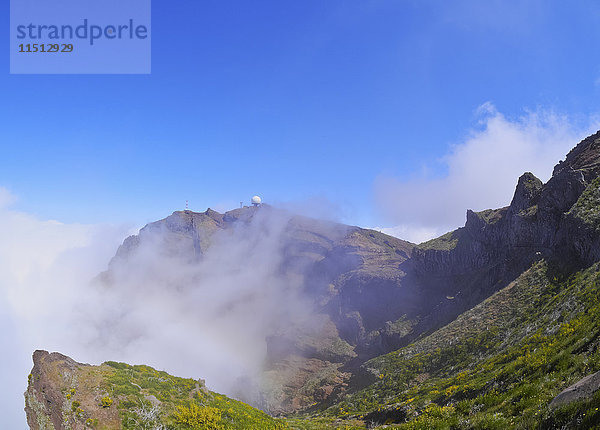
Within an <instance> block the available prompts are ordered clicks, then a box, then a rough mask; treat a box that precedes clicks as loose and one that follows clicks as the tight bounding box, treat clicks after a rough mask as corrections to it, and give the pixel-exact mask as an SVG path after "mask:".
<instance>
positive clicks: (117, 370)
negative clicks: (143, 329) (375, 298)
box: [25, 351, 284, 430]
mask: <svg viewBox="0 0 600 430" xmlns="http://www.w3.org/2000/svg"><path fill="white" fill-rule="evenodd" d="M33 361H34V366H33V370H32V371H31V374H30V375H29V384H28V387H27V391H26V392H25V412H26V414H27V423H28V424H29V428H30V429H32V430H84V429H87V430H89V429H96V430H119V429H121V428H126V429H166V428H169V429H171V428H173V429H174V428H192V427H193V428H215V429H216V428H219V429H225V428H236V429H240V428H248V429H259V428H260V429H265V430H283V428H284V426H283V425H282V424H281V423H280V422H278V421H277V420H275V419H273V418H272V417H270V416H268V415H267V414H265V413H264V412H262V411H259V410H257V409H254V408H252V407H250V406H248V405H246V404H244V403H241V402H238V401H236V400H233V399H230V398H228V397H225V396H223V395H221V394H217V393H214V392H212V391H210V390H208V389H207V388H206V387H205V385H204V381H203V380H202V379H197V380H196V379H191V378H179V377H176V376H172V375H169V374H168V373H166V372H164V371H158V370H156V369H153V368H152V367H150V366H145V365H135V366H131V365H128V364H126V363H117V362H114V361H109V362H105V363H102V364H100V365H97V366H92V365H89V364H82V363H77V362H76V361H74V360H72V359H71V358H69V357H67V356H65V355H62V354H59V353H57V352H53V353H48V352H46V351H35V352H34V354H33Z"/></svg>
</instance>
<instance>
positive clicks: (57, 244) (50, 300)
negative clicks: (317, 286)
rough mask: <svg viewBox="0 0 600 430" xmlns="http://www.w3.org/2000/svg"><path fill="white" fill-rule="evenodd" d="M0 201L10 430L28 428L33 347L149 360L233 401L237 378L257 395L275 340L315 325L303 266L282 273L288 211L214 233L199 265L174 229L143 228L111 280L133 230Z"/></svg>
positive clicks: (8, 198) (1, 397)
mask: <svg viewBox="0 0 600 430" xmlns="http://www.w3.org/2000/svg"><path fill="white" fill-rule="evenodd" d="M0 199H2V202H3V206H1V207H0V237H2V239H3V240H2V242H0V323H2V327H3V328H4V330H3V331H2V333H1V334H0V347H1V348H2V351H4V353H5V359H3V366H2V368H1V370H0V373H1V374H2V375H1V377H2V381H5V386H4V387H3V390H2V392H1V394H0V411H1V413H2V416H3V421H2V424H3V426H6V427H7V428H11V429H16V430H20V429H26V428H27V426H26V420H25V415H24V412H23V407H24V398H23V392H24V391H25V389H26V383H27V374H28V373H29V371H30V369H31V367H32V362H31V354H32V352H33V351H34V350H35V349H46V350H50V351H59V352H61V353H64V354H67V355H69V356H71V357H73V358H74V359H75V360H78V361H82V362H88V363H100V362H103V361H106V360H115V361H125V362H129V363H144V364H148V365H151V366H154V367H156V368H158V369H161V370H166V371H168V372H170V373H172V374H175V375H178V376H186V377H194V378H204V379H206V382H207V385H208V386H209V387H210V388H211V389H214V390H217V391H220V392H225V393H229V394H232V393H236V390H239V389H242V386H241V385H240V381H242V382H243V384H244V387H245V388H248V387H249V388H250V389H251V390H254V389H255V388H256V384H258V383H259V382H260V381H259V377H258V375H259V373H260V371H261V370H262V369H263V366H264V362H265V357H266V343H265V338H266V336H267V335H268V334H270V333H273V332H274V331H276V330H277V329H279V328H281V327H284V326H286V325H287V324H296V323H297V324H307V319H308V320H310V318H309V317H310V315H311V306H310V303H309V302H308V301H307V300H305V299H304V298H303V297H302V294H301V293H300V291H301V287H302V285H303V278H302V272H303V268H302V267H300V266H295V267H294V268H292V269H291V270H284V271H282V270H281V269H282V267H285V264H284V265H282V259H284V258H286V257H287V254H286V252H285V249H284V247H285V244H286V238H285V231H286V226H287V224H288V222H289V220H290V216H291V215H288V213H287V212H283V211H263V210H261V211H258V214H257V215H256V216H254V217H253V218H252V220H251V221H250V222H243V223H240V225H239V226H238V227H233V228H230V229H227V230H224V231H218V232H216V233H215V235H214V236H213V237H212V238H211V246H210V247H209V248H208V250H207V251H206V252H205V254H204V255H203V256H202V258H201V259H194V258H191V259H190V258H188V257H190V255H193V252H190V248H186V246H187V245H189V243H188V242H186V239H185V237H179V236H178V235H177V233H176V234H175V235H173V230H169V231H167V230H161V229H158V230H156V229H155V230H152V231H151V232H150V233H148V231H146V233H148V234H145V235H144V240H143V241H140V245H139V246H138V247H137V249H136V250H135V252H131V253H129V254H128V258H126V259H121V260H119V259H115V260H114V263H113V264H111V268H110V269H111V270H110V279H111V282H109V283H106V282H100V281H98V277H97V275H98V274H99V273H101V272H103V271H104V270H106V268H107V265H108V262H109V261H110V259H111V257H113V256H114V255H115V251H116V249H117V247H118V246H119V244H120V243H121V242H122V240H123V238H124V237H126V236H127V235H128V233H129V231H128V230H129V229H128V228H127V227H126V226H102V225H80V224H63V223H60V222H57V221H46V220H40V219H38V218H36V217H33V216H31V215H28V214H25V213H21V212H18V211H15V210H12V209H11V208H10V206H9V205H10V202H12V201H14V200H15V198H14V196H12V195H11V194H10V193H9V192H8V191H6V190H5V189H2V188H0ZM176 230H177V229H176ZM241 378H243V380H242V379H241ZM253 378H254V379H253ZM237 393H238V394H250V395H252V394H254V392H251V393H240V392H239V391H237Z"/></svg>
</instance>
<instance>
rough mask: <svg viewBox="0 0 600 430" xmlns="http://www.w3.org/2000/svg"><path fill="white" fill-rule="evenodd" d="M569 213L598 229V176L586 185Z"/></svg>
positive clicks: (599, 194) (599, 181)
mask: <svg viewBox="0 0 600 430" xmlns="http://www.w3.org/2000/svg"><path fill="white" fill-rule="evenodd" d="M569 214H571V215H573V216H575V217H577V218H579V219H580V220H582V221H583V222H584V223H585V224H587V225H589V226H590V227H593V228H594V229H595V230H596V231H600V177H599V178H596V179H595V180H594V181H592V183H591V184H590V185H588V186H587V188H586V189H585V191H584V192H583V193H582V194H581V196H580V197H579V199H578V200H577V203H575V204H574V205H573V207H572V208H571V210H570V211H569Z"/></svg>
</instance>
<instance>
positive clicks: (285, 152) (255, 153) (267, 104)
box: [0, 0, 600, 226]
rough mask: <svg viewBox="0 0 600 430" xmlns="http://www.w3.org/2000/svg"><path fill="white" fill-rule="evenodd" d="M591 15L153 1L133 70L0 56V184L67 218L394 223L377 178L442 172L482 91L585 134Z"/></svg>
mask: <svg viewBox="0 0 600 430" xmlns="http://www.w3.org/2000/svg"><path fill="white" fill-rule="evenodd" d="M599 22H600V7H598V6H597V3H595V2H591V1H577V2H570V3H568V4H567V3H565V2H559V1H554V2H552V1H525V2H519V5H517V4H516V2H502V1H488V2H480V1H456V2H455V1H453V2H441V1H430V2H427V1H347V0H344V1H341V0H339V1H302V2H300V1H297V2H280V1H253V2H247V1H225V2H223V1H204V0H203V1H194V2H184V1H176V2H163V1H157V0H154V2H153V5H152V44H153V45H152V74H151V75H147V76H145V75H137V76H136V75H134V76H125V75H91V76H83V75H9V74H8V68H9V65H8V53H6V55H4V56H3V57H2V61H3V62H4V64H2V65H1V66H2V68H3V70H5V71H6V72H5V73H4V74H2V75H0V94H2V95H1V99H0V100H1V101H2V102H1V103H0V118H2V127H0V142H2V143H1V145H2V157H1V158H0V186H1V187H5V188H7V189H8V190H9V191H10V192H11V193H12V194H14V195H16V196H17V197H18V199H17V201H16V202H15V203H14V205H13V208H14V209H15V210H19V211H23V212H27V213H29V214H33V215H35V216H38V217H39V218H41V219H58V220H60V221H63V222H67V223H73V222H77V223H99V222H124V221H125V222H132V223H134V224H136V225H138V224H139V225H142V224H144V223H145V222H148V221H151V220H155V219H158V218H162V217H163V216H166V215H168V214H169V213H170V212H172V211H173V210H176V209H181V208H183V207H184V205H185V200H186V199H187V200H189V201H190V206H191V208H192V209H195V210H204V209H205V208H206V207H209V206H210V207H217V208H219V209H224V208H228V207H235V206H236V205H238V204H239V201H241V200H244V201H247V200H248V199H249V198H250V197H251V196H252V195H253V194H256V193H258V194H260V195H261V196H263V198H264V200H265V201H267V202H276V203H277V202H285V201H304V200H307V199H308V200H310V199H314V198H317V199H327V200H329V201H331V202H332V205H333V206H336V207H337V208H338V209H337V212H338V214H339V215H340V216H341V218H342V220H344V221H346V222H348V223H352V224H359V225H368V226H374V225H378V226H379V225H381V226H389V225H395V224H397V222H396V219H395V218H394V216H393V214H392V215H390V213H388V212H386V210H385V208H382V207H381V206H382V205H381V204H380V202H379V201H378V200H377V199H376V198H375V195H376V190H375V188H376V187H377V181H378V178H380V177H381V176H382V175H383V176H387V177H393V178H395V180H397V181H405V180H410V179H411V178H414V176H415V175H421V174H423V173H422V172H423V171H426V172H427V173H426V175H428V177H433V178H439V177H442V178H443V177H444V175H446V174H447V173H448V172H447V171H448V168H449V167H448V165H447V163H446V162H444V161H443V160H444V158H443V157H446V156H447V155H448V154H449V153H451V152H452V148H453V146H452V145H462V144H464V142H465V141H466V140H468V138H469V136H472V134H473V133H477V132H482V128H483V129H485V128H486V127H488V125H486V123H485V121H484V123H483V125H482V121H481V117H480V115H479V114H478V113H477V111H478V108H479V107H480V106H481V105H482V104H484V103H486V102H490V103H491V104H492V105H493V107H494V109H495V110H496V111H497V112H498V113H499V114H501V115H503V116H504V117H505V118H506V119H507V123H509V124H511V123H515V122H517V123H518V122H519V121H520V120H519V118H522V116H523V115H527V112H530V111H532V110H533V111H540V110H541V111H543V112H555V113H557V114H558V115H564V116H566V117H567V120H568V121H570V122H573V123H577V124H580V125H581V127H580V129H586V130H587V128H586V127H587V126H588V125H589V123H590V118H592V117H594V115H595V114H596V112H598V111H600V109H599V107H598V100H599V98H598V96H599V95H600V86H599V85H598V80H599V78H600V65H599V62H598V57H599V52H598V51H599V49H598V46H600V44H599V42H600V25H598V24H599ZM4 24H6V25H8V17H7V16H6V15H5V16H4ZM5 46H6V45H5ZM578 130H579V129H578ZM572 134H573V135H576V134H577V133H572ZM575 143H576V141H573V142H569V145H570V146H572V145H574V144H575ZM440 160H442V161H440ZM514 182H516V177H515V178H514ZM389 198H390V199H395V198H398V199H402V196H394V195H391V196H389ZM506 203H508V202H506ZM464 209H466V208H464ZM464 209H461V211H463V210H464Z"/></svg>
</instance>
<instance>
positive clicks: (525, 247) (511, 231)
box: [411, 132, 600, 331]
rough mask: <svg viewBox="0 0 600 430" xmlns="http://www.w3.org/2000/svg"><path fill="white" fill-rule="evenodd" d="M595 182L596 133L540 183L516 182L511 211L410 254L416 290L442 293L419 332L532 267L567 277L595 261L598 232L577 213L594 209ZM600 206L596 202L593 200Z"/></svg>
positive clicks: (471, 219) (599, 163) (481, 215)
mask: <svg viewBox="0 0 600 430" xmlns="http://www.w3.org/2000/svg"><path fill="white" fill-rule="evenodd" d="M599 174H600V132H599V133H596V134H594V135H592V136H590V137H588V138H586V139H584V140H583V141H582V142H581V143H579V145H577V147H576V148H574V149H573V150H572V151H571V152H570V153H569V154H568V155H567V158H566V160H565V161H563V162H560V163H559V164H558V165H557V166H556V167H555V168H554V173H553V175H552V178H551V179H550V180H549V181H548V182H547V183H546V184H542V183H541V181H540V180H539V179H538V178H536V177H535V176H534V175H533V174H531V173H525V174H524V175H522V176H521V177H520V178H519V181H518V184H517V187H516V190H515V194H514V197H513V200H512V202H511V204H510V206H508V207H506V208H501V209H495V210H491V209H489V210H485V211H482V212H478V213H475V212H473V211H467V222H466V224H465V226H464V227H463V228H460V229H458V230H455V231H453V232H451V233H448V234H447V235H444V236H442V237H440V238H438V239H434V240H432V241H429V242H426V243H425V244H422V245H420V246H418V247H416V248H415V250H414V251H413V254H412V255H413V258H412V259H411V262H412V263H413V265H414V268H415V271H416V274H417V277H418V283H419V285H420V286H421V288H422V289H423V290H425V291H428V292H429V295H430V296H431V297H440V296H442V295H443V293H444V292H445V293H446V295H447V296H449V297H453V298H454V299H453V300H448V301H444V300H442V301H440V302H439V306H438V311H439V312H437V313H435V315H436V317H435V318H432V317H429V318H426V319H425V320H424V321H422V322H421V327H417V328H416V330H417V331H425V330H429V329H431V328H435V327H439V326H440V325H441V324H444V323H447V322H449V321H451V320H452V319H454V318H455V317H456V316H457V315H458V314H460V313H461V312H463V311H465V310H467V309H470V308H471V307H473V306H474V305H476V304H477V303H479V302H481V301H482V300H483V299H485V298H486V297H488V296H489V295H491V294H492V293H493V292H495V291H497V290H498V289H500V288H502V287H504V286H506V285H508V284H509V283H510V282H511V281H513V280H514V279H516V278H517V277H518V276H519V275H520V274H521V273H523V271H524V270H526V269H527V268H528V267H530V266H531V264H532V263H533V262H535V261H536V260H539V259H542V258H545V259H547V260H549V261H551V262H552V263H553V264H554V265H555V266H557V267H562V268H564V269H565V270H571V269H575V268H580V267H585V266H587V265H589V264H592V263H593V262H595V261H597V260H598V259H599V257H600V235H599V234H598V229H597V228H596V227H595V226H593V225H590V223H589V222H588V223H586V221H585V219H584V218H585V217H584V216H582V213H584V212H585V211H583V210H580V211H577V210H575V209H576V208H577V207H583V206H586V207H588V209H587V210H588V211H589V207H590V206H594V205H595V204H597V203H600V196H592V195H589V196H588V194H590V193H587V194H584V191H585V190H586V189H591V188H594V187H595V186H596V187H597V185H594V184H595V182H594V181H595V180H596V179H597V178H598V175H599ZM594 199H596V200H599V201H598V202H596V200H594ZM583 200H593V201H586V202H584V201H583Z"/></svg>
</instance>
